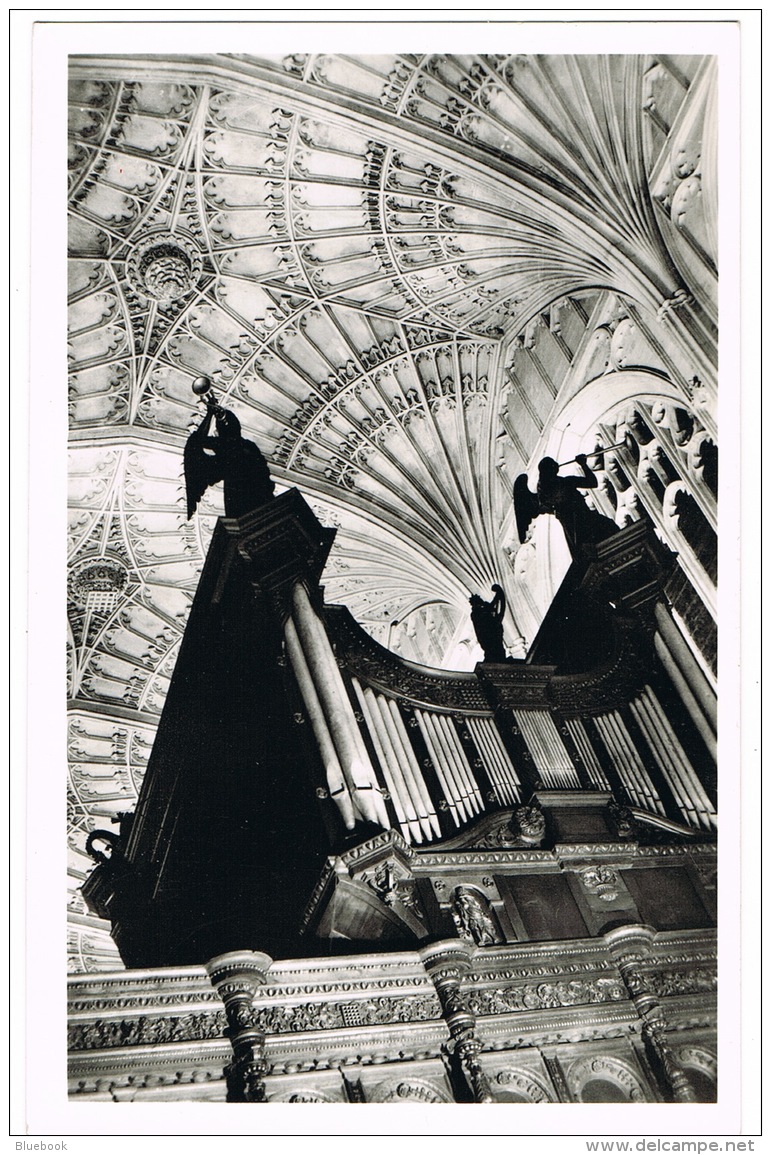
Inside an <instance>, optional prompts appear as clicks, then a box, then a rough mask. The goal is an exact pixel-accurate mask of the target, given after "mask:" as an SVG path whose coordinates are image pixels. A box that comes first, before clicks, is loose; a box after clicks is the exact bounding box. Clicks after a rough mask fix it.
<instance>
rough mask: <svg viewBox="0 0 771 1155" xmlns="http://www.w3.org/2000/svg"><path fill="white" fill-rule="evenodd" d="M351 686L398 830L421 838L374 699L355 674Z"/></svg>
mask: <svg viewBox="0 0 771 1155" xmlns="http://www.w3.org/2000/svg"><path fill="white" fill-rule="evenodd" d="M353 687H354V690H355V691H356V696H357V698H358V699H359V704H360V706H361V710H362V713H363V714H364V719H365V721H366V723H367V729H368V730H369V734H370V737H371V738H372V745H373V746H374V747H375V753H376V754H377V756H378V759H379V761H380V766H381V769H382V771H383V777H384V778H385V781H386V785H387V787H388V790H389V792H390V794H391V799H392V801H393V804H394V810H395V811H396V817H397V819H398V821H399V825H400V826H401V828H402V834H403V835H404V837H405V838H406V839H407V840H408V841H414V842H422V841H423V837H422V834H421V830H420V826H419V824H418V820H417V814H416V813H415V810H414V808H413V807H412V805H411V803H410V798H409V792H408V791H407V789H406V787H405V784H404V782H403V780H402V776H401V771H400V769H399V765H398V762H397V761H396V759H395V758H394V755H393V750H392V749H391V748H390V743H389V741H388V735H387V734H386V733H385V732H384V728H383V722H382V719H381V718H380V714H379V711H378V708H377V703H376V702H375V701H373V694H372V691H371V690H364V689H362V687H361V685H360V684H359V681H358V679H356V678H354V679H353Z"/></svg>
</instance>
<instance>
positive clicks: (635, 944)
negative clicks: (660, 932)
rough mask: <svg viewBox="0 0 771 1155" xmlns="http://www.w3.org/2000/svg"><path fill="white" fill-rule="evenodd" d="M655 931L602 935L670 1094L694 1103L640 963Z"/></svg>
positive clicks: (643, 928)
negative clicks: (640, 1021) (668, 1040)
mask: <svg viewBox="0 0 771 1155" xmlns="http://www.w3.org/2000/svg"><path fill="white" fill-rule="evenodd" d="M655 936H656V931H655V930H654V929H653V927H650V926H642V925H632V926H622V927H617V928H616V929H615V930H610V931H608V932H607V934H605V935H604V936H603V937H604V939H605V943H606V945H607V947H608V950H609V952H610V956H611V958H612V959H613V961H614V962H615V964H616V966H617V967H618V969H619V971H620V972H621V977H622V978H623V980H624V983H625V985H626V988H627V990H628V991H629V996H630V998H631V1000H632V1002H633V1003H634V1006H635V1010H636V1011H637V1013H638V1015H639V1016H640V1018H641V1019H642V1037H643V1039H644V1040H645V1043H646V1044H647V1046H648V1048H649V1049H650V1051H651V1052H652V1055H653V1057H654V1059H655V1060H656V1065H657V1066H658V1068H659V1071H660V1072H661V1075H662V1076H663V1079H664V1081H665V1083H666V1085H667V1086H668V1087H669V1089H670V1091H671V1092H672V1097H673V1098H674V1100H675V1102H678V1103H696V1102H698V1098H697V1096H696V1092H695V1090H694V1088H693V1086H692V1084H691V1082H690V1080H689V1078H688V1076H687V1074H686V1073H685V1071H684V1069H683V1068H682V1067H681V1066H680V1064H679V1063H678V1061H677V1059H676V1058H675V1054H674V1052H673V1051H672V1048H671V1047H670V1046H669V1043H668V1042H667V1038H666V1032H667V1020H666V1017H665V1015H664V1012H663V1010H662V1008H661V1004H660V1003H659V1001H658V999H657V998H656V995H655V994H654V992H653V990H652V989H651V986H650V984H649V982H648V980H647V977H646V975H645V972H644V971H643V969H642V964H643V963H644V962H645V961H646V959H648V958H649V957H650V956H651V948H652V946H653V940H654V938H655Z"/></svg>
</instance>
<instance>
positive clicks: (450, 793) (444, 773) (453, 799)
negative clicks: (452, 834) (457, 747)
mask: <svg viewBox="0 0 771 1155" xmlns="http://www.w3.org/2000/svg"><path fill="white" fill-rule="evenodd" d="M415 717H416V718H417V720H418V725H419V726H420V731H421V733H422V735H423V740H424V742H425V743H426V747H427V749H428V752H429V754H430V756H431V761H432V762H433V764H434V769H435V770H436V775H437V778H438V779H439V782H440V783H441V786H442V789H443V791H444V796H445V799H446V800H447V805H448V806H449V808H450V813H451V814H452V817H453V820H454V822H455V825H456V826H460V824H461V821H462V820H465V819H466V817H467V815H466V808H465V806H464V805H463V802H462V800H461V793H460V790H459V788H458V784H457V783H456V781H455V778H454V776H453V774H452V773H451V771H450V767H449V765H448V763H447V759H446V757H445V754H444V751H443V750H442V748H441V746H440V744H439V741H438V739H437V738H436V736H435V734H434V730H433V727H432V725H431V715H430V714H428V713H426V712H424V711H423V710H416V711H415Z"/></svg>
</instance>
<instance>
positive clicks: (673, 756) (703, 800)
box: [641, 686, 716, 828]
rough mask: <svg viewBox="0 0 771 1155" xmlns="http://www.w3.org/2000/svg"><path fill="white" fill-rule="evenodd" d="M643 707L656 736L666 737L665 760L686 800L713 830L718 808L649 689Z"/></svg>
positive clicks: (643, 698) (644, 696)
mask: <svg viewBox="0 0 771 1155" xmlns="http://www.w3.org/2000/svg"><path fill="white" fill-rule="evenodd" d="M641 704H642V705H644V706H645V707H646V708H647V710H648V711H649V715H650V717H651V719H652V727H653V729H654V730H655V731H656V733H657V734H663V735H664V738H665V741H664V753H665V757H666V758H667V759H668V761H670V762H671V764H672V768H673V772H674V773H677V774H678V776H679V778H680V781H681V783H682V785H683V788H684V790H685V793H686V797H687V798H688V800H689V802H690V803H691V806H692V808H693V809H695V811H696V813H697V815H698V816H699V818H700V819H701V824H702V825H703V826H706V827H707V828H712V827H714V826H715V825H716V820H715V817H716V816H715V808H714V807H713V805H712V803H711V802H710V800H709V796H708V795H707V792H706V790H705V789H704V787H703V785H702V783H701V781H700V780H699V777H698V775H697V773H696V771H695V770H694V768H693V766H692V765H691V763H690V761H689V759H688V756H687V755H686V753H685V751H684V750H683V747H682V745H681V743H680V740H679V739H678V737H677V734H676V733H675V731H674V730H673V728H672V724H671V723H670V721H669V718H668V717H667V716H666V713H665V712H664V709H663V707H662V705H661V703H660V702H659V700H658V698H657V697H656V695H655V694H654V692H653V690H652V689H651V687H650V686H646V687H645V689H644V690H643V696H642V699H641Z"/></svg>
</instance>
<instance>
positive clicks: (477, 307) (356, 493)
mask: <svg viewBox="0 0 771 1155" xmlns="http://www.w3.org/2000/svg"><path fill="white" fill-rule="evenodd" d="M699 65H700V62H699V61H698V60H697V59H695V58H677V59H668V60H666V61H663V62H662V61H653V60H651V59H650V58H643V57H624V56H618V57H589V56H573V57H556V58H553V57H531V56H513V57H512V56H486V57H475V56H452V57H448V56H415V55H402V56H366V57H362V56H359V57H355V58H353V57H345V56H301V55H297V56H289V57H284V58H281V59H267V58H265V59H262V58H256V57H251V56H250V57H246V56H209V57H199V58H195V59H193V58H185V59H183V58H178V59H175V58H163V59H161V58H153V57H143V58H137V57H124V58H118V57H111V58H95V57H82V58H72V60H71V68H70V93H69V98H70V143H69V189H70V192H69V195H70V199H69V268H70V277H69V293H70V298H69V300H70V305H69V317H70V329H69V346H68V358H69V363H70V364H69V368H70V379H69V396H70V417H71V460H70V485H71V490H70V523H69V533H70V538H69V556H70V581H69V594H70V601H69V606H70V647H69V659H70V687H69V697H70V705H71V713H70V733H69V754H70V849H71V884H72V888H71V904H70V926H71V932H70V945H71V952H72V966H73V968H74V969H76V970H90V969H96V968H99V967H102V966H114V965H117V962H118V960H117V955H116V954H115V952H114V950H113V947H112V943H111V941H110V940H109V938H108V937H107V936H106V935H105V934H104V932H103V930H102V929H101V928H100V924H99V923H98V922H97V920H94V919H92V918H91V917H90V916H89V915H88V914H87V913H86V911H85V908H84V906H83V903H82V900H81V898H80V896H79V893H78V890H77V887H78V886H79V885H80V883H81V882H82V880H83V878H84V877H85V875H86V873H87V872H88V870H89V865H90V860H89V859H88V858H87V856H86V855H85V851H84V844H85V837H86V834H87V832H88V830H90V829H92V828H93V827H94V825H100V824H101V825H104V824H105V823H106V822H108V821H109V818H110V816H113V815H115V814H117V813H118V812H120V811H122V810H128V809H131V807H132V805H133V800H134V799H135V797H136V792H137V789H138V787H139V785H140V783H141V778H142V774H143V769H144V766H145V763H146V760H147V757H148V754H149V750H150V747H151V744H152V737H153V733H154V728H155V725H156V722H157V719H158V716H159V713H160V710H161V709H162V706H163V701H164V696H165V691H166V687H167V685H168V681H169V678H170V676H171V673H172V670H173V666H174V661H175V656H176V652H177V647H178V645H179V641H180V637H181V631H182V629H183V628H184V623H185V619H186V614H187V610H188V608H189V605H190V601H191V599H192V596H193V593H194V590H195V587H196V583H197V578H198V575H199V573H200V570H201V567H202V564H203V559H204V555H205V551H206V546H207V543H208V539H209V537H210V534H211V532H212V529H213V525H214V522H215V520H216V517H217V516H218V514H219V513H220V512H221V508H222V507H221V498H220V496H219V495H218V494H217V493H216V492H215V493H212V492H211V491H210V492H209V493H208V494H207V495H206V497H205V498H204V500H203V502H202V506H201V509H200V511H199V514H198V516H197V518H196V519H194V520H193V521H190V522H187V521H185V504H184V496H183V482H182V478H181V454H182V446H183V444H184V442H185V439H186V437H187V434H188V432H189V430H190V428H191V427H192V423H193V422H194V421H195V420H196V418H197V415H198V413H199V412H200V411H201V408H202V407H201V406H200V404H198V405H196V398H195V397H194V395H193V394H192V392H191V383H192V381H193V379H194V378H195V377H196V376H198V375H199V374H208V375H209V376H210V377H211V378H212V380H213V382H214V384H215V389H216V390H217V392H218V393H219V394H220V396H221V397H222V398H224V400H225V403H226V404H227V405H228V406H229V407H231V408H232V409H233V410H234V411H235V412H236V413H237V414H238V416H239V418H240V420H241V422H242V425H243V428H244V432H245V434H246V435H247V436H249V437H251V438H252V439H253V440H255V441H256V442H257V443H258V444H259V446H260V448H261V449H262V450H263V452H264V453H265V455H266V457H267V458H268V460H269V462H270V464H271V470H272V473H273V476H274V477H275V478H276V480H277V482H278V483H279V486H280V487H286V486H295V485H296V486H298V487H299V488H300V489H301V490H302V492H303V493H304V495H305V496H306V497H307V498H308V500H309V501H310V504H311V505H312V507H313V508H314V510H315V512H316V513H317V514H318V516H319V517H320V519H321V520H322V521H323V522H324V523H325V524H328V525H334V526H336V527H337V528H338V535H337V540H336V544H335V547H334V550H333V553H332V555H331V558H330V563H329V565H328V568H327V571H326V574H325V582H326V596H327V600H328V601H331V602H345V603H346V604H347V605H349V606H350V608H351V610H352V612H353V614H354V615H355V616H356V618H357V619H358V620H359V621H361V622H362V624H363V625H364V626H365V627H366V628H367V629H368V630H370V632H371V633H372V634H373V635H374V636H375V637H377V638H378V640H380V641H381V642H383V643H384V644H387V645H390V646H391V648H393V649H396V650H398V651H400V652H401V653H403V654H404V655H405V656H408V657H411V658H415V659H418V660H422V661H424V662H426V663H428V664H433V665H446V666H451V667H452V666H454V667H456V668H459V667H466V668H468V667H469V666H472V665H473V663H474V661H475V659H476V657H477V656H478V651H477V650H476V649H475V644H474V642H473V640H472V637H471V634H470V626H469V622H468V615H467V609H468V597H469V594H470V593H476V592H479V593H482V594H483V595H486V594H488V592H489V588H490V585H491V584H492V583H493V582H495V581H501V580H503V581H504V584H505V582H506V580H507V577H508V578H510V577H511V572H512V564H513V562H512V557H511V551H510V550H509V551H507V549H506V545H507V542H509V543H510V540H511V532H512V530H511V510H510V493H511V482H512V481H513V478H514V477H515V476H516V474H517V473H518V472H520V471H521V470H522V469H525V468H527V466H528V464H529V463H530V460H531V457H532V455H533V453H534V452H535V451H536V450H537V448H538V447H539V445H540V444H541V442H542V438H543V434H544V429H545V428H546V427H547V426H548V420H549V416H550V414H551V412H552V410H553V407H554V404H555V400H556V398H557V396H558V393H559V391H560V388H561V386H562V385H563V382H564V381H565V380H566V379H567V378H568V377H569V375H570V374H571V372H575V367H576V365H578V364H579V363H580V365H581V373H582V374H583V376H584V378H586V377H587V375H589V376H591V373H592V363H591V354H592V348H593V345H592V342H595V344H596V335H595V334H596V331H597V328H596V327H597V324H598V318H599V317H600V315H601V314H602V315H603V316H605V315H606V314H607V312H608V308H609V305H608V302H609V301H610V302H611V306H610V307H611V308H612V302H613V301H614V300H616V299H619V300H623V301H629V302H634V303H635V305H636V307H637V308H638V309H639V310H640V313H641V316H642V314H643V313H645V314H646V315H650V316H655V314H656V312H657V311H660V310H661V309H662V307H664V308H666V307H667V302H670V303H672V302H674V303H675V304H676V303H677V301H678V294H682V293H683V292H684V289H683V282H682V280H681V278H680V275H679V273H678V268H677V261H678V248H677V245H678V243H682V242H680V241H679V240H678V239H677V230H678V226H680V225H681V223H682V220H681V218H682V217H683V216H685V215H686V214H687V216H688V227H689V229H690V234H691V236H690V239H691V241H693V240H694V238H695V241H696V243H697V248H698V251H699V252H700V253H701V259H702V260H703V262H704V265H705V268H706V269H708V270H710V269H711V266H712V259H713V256H714V249H715V241H714V237H713V236H711V235H710V233H709V231H708V229H707V228H706V225H705V224H704V220H705V219H706V218H705V217H704V214H700V213H697V212H696V211H695V209H694V203H695V202H696V201H697V200H698V197H699V195H700V192H701V190H700V187H698V188H697V187H696V186H695V185H694V183H693V179H692V178H693V177H694V173H695V172H696V163H692V164H691V163H689V154H688V147H689V141H690V140H691V139H692V138H693V137H694V134H695V135H696V136H698V135H699V133H700V125H699V124H698V123H696V124H694V123H692V122H693V117H691V119H690V120H689V121H688V123H684V116H683V113H682V110H681V106H682V105H683V101H684V98H685V95H686V93H687V91H688V89H689V87H690V86H692V85H693V84H695V83H696V82H698V80H699V76H700V75H701V74H700V72H699ZM646 101H647V107H648V112H649V114H650V115H648V116H643V115H641V112H640V109H641V107H642V106H643V105H645V104H646ZM699 107H700V108H703V103H702V104H700V105H699ZM702 116H703V112H702ZM681 122H683V123H682V132H681V146H680V145H678V148H677V149H676V150H675V149H674V143H676V142H673V138H672V134H671V132H670V129H671V127H672V126H678V125H680V124H681ZM690 159H692V158H690ZM696 159H697V161H698V158H696ZM678 164H679V168H678ZM669 234H672V235H674V236H675V237H676V240H675V242H673V241H672V237H671V236H670V235H669ZM692 249H693V244H692V245H691V247H690V248H689V259H692ZM700 305H701V311H700V314H699V315H700V318H701V319H700V320H699V321H698V325H699V326H700V328H699V332H698V334H697V335H696V337H693V338H692V339H693V344H694V350H695V351H698V349H699V348H700V347H701V346H704V345H708V344H709V342H710V341H714V307H713V305H714V302H713V301H711V300H710V299H709V296H708V295H707V297H705V299H704V300H703V301H701V302H700ZM602 310H605V313H604V314H603V313H602ZM629 336H630V334H629V333H628V332H627V337H629ZM635 336H636V338H637V339H639V340H642V341H643V343H645V342H644V338H643V336H642V329H640V332H637V333H636V334H635ZM617 344H618V342H617ZM617 352H618V350H617ZM627 352H628V350H627ZM646 357H647V359H646V360H645V361H644V363H645V364H646V365H648V366H653V367H654V369H655V371H659V368H658V367H659V366H661V371H662V372H663V363H662V361H661V354H660V350H659V352H657V351H656V348H655V345H654V344H652V343H651V342H650V341H648V344H647V354H646ZM608 363H609V362H608V358H607V357H606V358H605V361H604V363H603V365H602V370H598V371H605V369H606V368H607V366H608ZM587 366H588V367H587ZM617 367H618V366H617ZM523 383H524V384H523ZM507 631H508V639H509V642H510V645H511V646H512V647H513V648H514V652H522V650H521V647H522V644H523V642H522V639H521V637H520V635H521V634H522V632H523V630H522V628H521V627H520V625H518V622H517V606H516V604H514V605H512V606H511V610H510V617H509V620H508V625H507ZM517 647H519V650H518V649H517Z"/></svg>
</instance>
